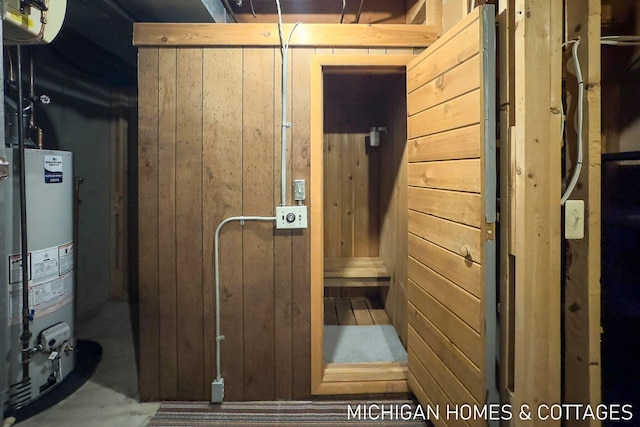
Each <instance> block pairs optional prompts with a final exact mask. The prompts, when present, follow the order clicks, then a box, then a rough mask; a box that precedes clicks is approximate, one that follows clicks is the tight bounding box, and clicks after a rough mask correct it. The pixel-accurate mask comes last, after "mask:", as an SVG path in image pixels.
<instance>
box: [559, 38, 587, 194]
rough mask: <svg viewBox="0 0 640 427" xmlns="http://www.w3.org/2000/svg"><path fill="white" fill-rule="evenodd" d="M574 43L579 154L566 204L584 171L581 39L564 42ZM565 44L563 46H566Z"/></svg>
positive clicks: (567, 43) (568, 188) (572, 53)
mask: <svg viewBox="0 0 640 427" xmlns="http://www.w3.org/2000/svg"><path fill="white" fill-rule="evenodd" d="M571 43H573V47H572V48H571V56H572V57H573V63H574V65H575V67H576V79H577V80H578V105H577V110H578V113H577V114H578V123H577V127H578V128H577V133H578V142H577V145H578V147H577V148H578V156H577V159H576V167H575V170H574V171H573V176H572V177H571V180H570V181H569V185H567V188H566V189H565V191H564V194H563V195H562V198H561V199H560V204H561V205H563V206H564V204H565V202H566V201H567V200H568V199H569V197H570V196H571V193H572V192H573V190H574V189H575V187H576V184H577V183H578V178H579V177H580V172H581V171H582V157H583V155H582V151H583V148H582V122H583V116H584V105H583V104H584V80H583V78H582V69H581V68H580V59H579V58H578V46H580V39H576V40H570V41H568V42H566V43H564V45H569V44H571ZM564 45H563V46H564Z"/></svg>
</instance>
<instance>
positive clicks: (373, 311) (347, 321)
mask: <svg viewBox="0 0 640 427" xmlns="http://www.w3.org/2000/svg"><path fill="white" fill-rule="evenodd" d="M324 324H325V325H342V326H346V325H390V324H391V321H390V320H389V316H387V313H386V312H385V311H384V307H383V305H382V303H381V302H380V300H379V299H376V298H367V297H325V299H324Z"/></svg>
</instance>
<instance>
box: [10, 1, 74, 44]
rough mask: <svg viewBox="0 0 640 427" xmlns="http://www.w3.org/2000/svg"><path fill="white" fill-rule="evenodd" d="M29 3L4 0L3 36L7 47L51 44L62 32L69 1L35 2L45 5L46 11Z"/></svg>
mask: <svg viewBox="0 0 640 427" xmlns="http://www.w3.org/2000/svg"><path fill="white" fill-rule="evenodd" d="M28 3H29V1H24V0H2V36H3V41H4V44H5V45H14V44H42V43H50V42H51V41H52V40H53V39H54V38H55V37H56V36H57V35H58V33H59V32H60V28H62V23H63V22H64V16H65V13H66V11H67V0H39V1H37V2H34V3H36V4H38V3H41V4H44V5H45V6H46V9H47V10H46V11H41V10H39V9H38V8H37V7H36V6H29V5H28ZM42 21H44V23H43V22H42ZM43 25H44V27H43ZM41 32H42V34H40V33H41Z"/></svg>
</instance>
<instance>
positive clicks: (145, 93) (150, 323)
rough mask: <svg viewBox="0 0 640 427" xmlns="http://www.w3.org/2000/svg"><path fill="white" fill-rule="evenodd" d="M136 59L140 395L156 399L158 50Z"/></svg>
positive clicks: (157, 360) (157, 358)
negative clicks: (137, 75) (137, 86)
mask: <svg viewBox="0 0 640 427" xmlns="http://www.w3.org/2000/svg"><path fill="white" fill-rule="evenodd" d="M138 61H139V65H138V66H139V83H138V85H139V89H138V96H139V101H138V102H139V113H138V114H139V116H138V129H139V130H138V132H139V140H138V224H139V226H138V227H139V228H138V236H139V246H138V257H139V261H138V262H139V282H140V283H139V298H140V302H139V307H140V398H141V399H142V400H158V399H159V398H160V363H159V360H160V354H159V351H160V348H159V343H160V339H159V337H160V335H159V330H158V316H159V306H158V214H157V213H158V49H156V48H145V49H140V53H139V57H138Z"/></svg>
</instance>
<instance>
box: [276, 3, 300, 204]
mask: <svg viewBox="0 0 640 427" xmlns="http://www.w3.org/2000/svg"><path fill="white" fill-rule="evenodd" d="M276 7H277V9H278V33H279V34H280V47H281V50H282V126H281V132H280V139H281V160H282V164H281V168H282V171H281V173H282V177H281V180H280V206H287V128H290V127H291V123H289V122H288V121H287V83H288V80H289V72H288V67H289V62H288V55H289V43H291V36H292V35H293V32H294V31H295V30H296V28H297V27H298V25H300V24H301V23H300V22H296V23H295V25H294V26H293V28H292V29H291V32H290V33H289V37H288V38H287V39H286V41H285V38H284V31H283V29H282V26H283V25H282V9H281V8H280V0H276Z"/></svg>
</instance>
